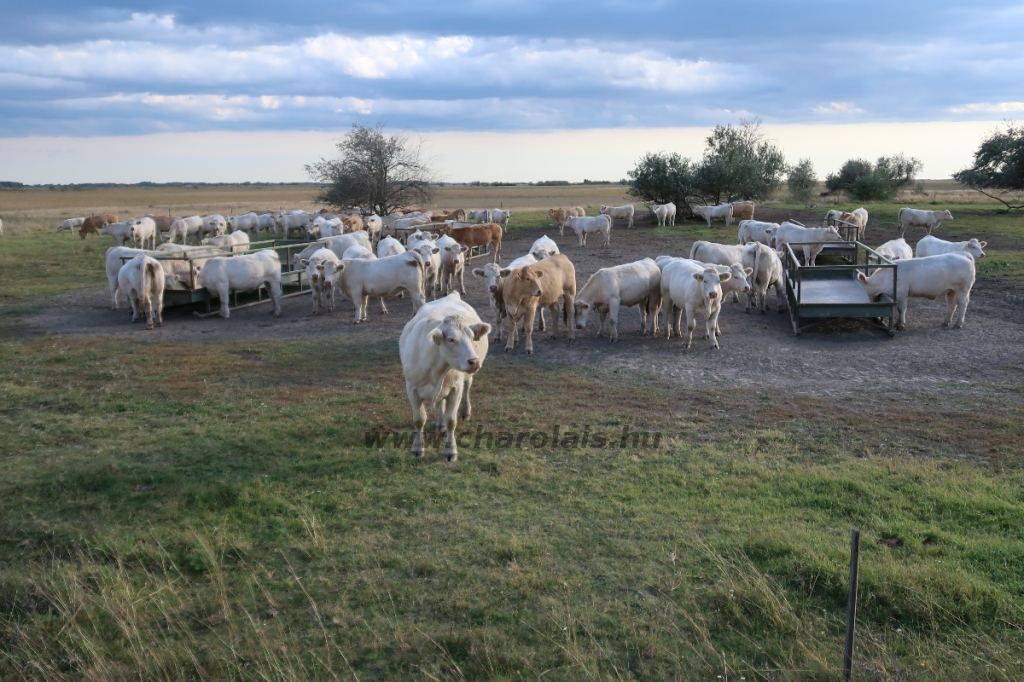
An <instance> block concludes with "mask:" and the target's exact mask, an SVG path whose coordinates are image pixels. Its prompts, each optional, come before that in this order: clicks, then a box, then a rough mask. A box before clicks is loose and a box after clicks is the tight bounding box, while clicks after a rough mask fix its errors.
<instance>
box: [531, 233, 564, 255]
mask: <svg viewBox="0 0 1024 682" xmlns="http://www.w3.org/2000/svg"><path fill="white" fill-rule="evenodd" d="M530 253H531V254H532V255H533V257H534V258H536V259H537V260H544V259H545V258H550V257H551V256H554V255H555V254H556V253H559V251H558V244H556V243H555V240H554V239H551V238H549V237H548V236H547V235H544V236H543V237H541V238H540V239H538V240H537V241H535V242H534V243H533V246H531V247H530Z"/></svg>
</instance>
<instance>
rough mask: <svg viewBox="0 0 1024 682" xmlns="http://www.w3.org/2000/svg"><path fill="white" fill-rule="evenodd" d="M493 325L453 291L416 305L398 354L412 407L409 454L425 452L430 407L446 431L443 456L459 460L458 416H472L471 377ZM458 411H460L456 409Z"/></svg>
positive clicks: (416, 454)
mask: <svg viewBox="0 0 1024 682" xmlns="http://www.w3.org/2000/svg"><path fill="white" fill-rule="evenodd" d="M490 331H491V326H490V325H489V324H487V323H485V322H481V321H480V317H479V316H478V315H477V314H476V311H475V310H473V308H472V306H470V305H469V304H467V303H465V302H464V301H463V300H462V298H461V297H460V296H459V294H458V293H456V292H452V293H450V294H448V295H447V296H445V297H444V298H440V299H438V300H436V301H433V302H431V303H427V304H425V305H423V306H421V307H420V309H419V310H418V311H417V312H416V314H415V315H414V316H413V318H412V319H411V320H409V322H408V323H406V325H405V328H404V329H403V330H402V336H401V338H399V340H398V354H399V356H400V357H401V359H402V372H403V374H404V375H405V390H406V392H407V393H408V395H409V405H410V406H411V407H412V420H413V426H414V427H415V429H416V432H415V434H414V435H413V443H412V454H413V456H415V457H419V456H421V455H422V454H423V427H424V426H425V425H426V423H427V418H428V416H429V414H428V406H429V409H430V411H435V410H436V412H437V426H438V428H439V429H442V428H443V429H444V431H445V443H444V456H445V458H446V459H447V460H448V461H449V462H454V461H456V460H457V459H458V457H459V450H458V446H457V444H456V438H455V429H456V427H457V426H458V418H459V416H461V417H462V418H463V419H465V420H467V421H468V420H469V418H470V417H471V416H472V407H473V406H472V402H471V401H470V390H471V389H472V387H473V375H474V374H476V373H477V372H478V371H479V370H480V368H481V367H483V364H484V358H486V357H487V349H488V347H489V345H490V343H489V342H488V340H487V335H488V334H489V333H490ZM460 407H461V410H460Z"/></svg>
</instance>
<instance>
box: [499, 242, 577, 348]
mask: <svg viewBox="0 0 1024 682" xmlns="http://www.w3.org/2000/svg"><path fill="white" fill-rule="evenodd" d="M501 275H502V277H504V278H505V281H504V282H503V283H502V289H501V295H502V298H504V300H505V310H506V311H507V313H508V316H509V335H508V343H507V344H505V352H506V353H507V352H509V351H511V350H512V349H513V348H514V347H515V334H514V333H513V330H514V329H515V327H516V324H518V322H519V320H520V319H523V318H525V327H526V328H525V336H526V353H527V354H528V355H532V354H533V323H534V321H535V319H536V315H537V309H538V308H548V309H549V310H551V314H552V315H554V317H555V328H554V333H553V334H552V338H555V337H556V336H557V335H558V299H560V298H561V299H562V309H563V314H564V315H565V320H564V321H565V324H566V327H567V328H568V331H569V343H572V342H573V341H574V340H575V339H576V324H575V322H576V321H575V319H574V318H575V314H574V312H575V308H574V305H575V299H576V269H575V268H574V267H573V265H572V263H571V262H570V261H569V259H568V258H566V257H565V254H561V253H556V254H555V255H554V256H552V257H551V258H548V259H546V260H543V261H541V262H540V263H537V264H536V265H527V266H526V267H522V268H519V269H518V270H515V271H512V270H502V271H501Z"/></svg>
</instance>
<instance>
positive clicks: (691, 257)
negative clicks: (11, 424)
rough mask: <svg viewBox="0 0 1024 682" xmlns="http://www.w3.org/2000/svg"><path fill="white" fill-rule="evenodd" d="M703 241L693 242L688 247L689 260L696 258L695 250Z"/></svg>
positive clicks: (696, 250) (697, 249) (698, 248)
mask: <svg viewBox="0 0 1024 682" xmlns="http://www.w3.org/2000/svg"><path fill="white" fill-rule="evenodd" d="M703 243H704V242H701V241H696V242H694V243H693V246H692V247H690V260H698V258H697V252H698V251H699V250H700V245H701V244H703Z"/></svg>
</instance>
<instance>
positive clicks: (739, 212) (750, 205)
mask: <svg viewBox="0 0 1024 682" xmlns="http://www.w3.org/2000/svg"><path fill="white" fill-rule="evenodd" d="M732 217H733V220H753V219H754V202H753V201H734V202H732Z"/></svg>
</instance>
